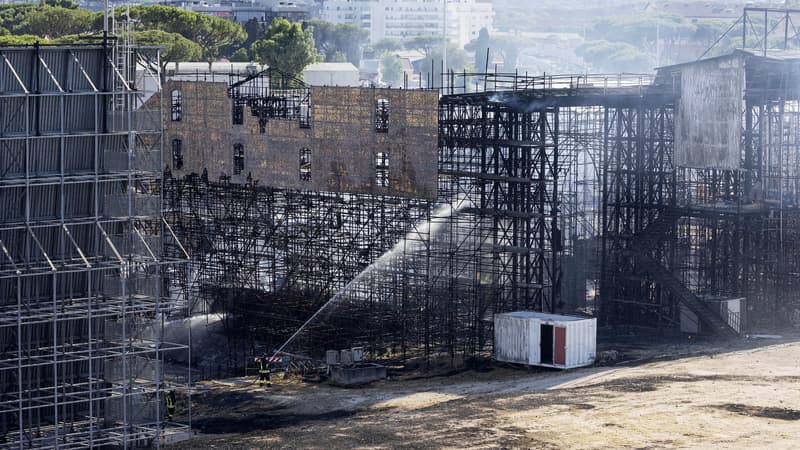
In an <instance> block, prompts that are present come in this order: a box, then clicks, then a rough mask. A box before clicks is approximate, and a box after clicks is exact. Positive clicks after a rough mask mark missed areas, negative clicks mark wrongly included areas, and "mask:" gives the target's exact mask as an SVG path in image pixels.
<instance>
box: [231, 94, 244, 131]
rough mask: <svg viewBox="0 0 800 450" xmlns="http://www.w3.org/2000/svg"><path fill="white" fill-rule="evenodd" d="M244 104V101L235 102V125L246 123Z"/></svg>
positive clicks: (236, 100) (237, 100)
mask: <svg viewBox="0 0 800 450" xmlns="http://www.w3.org/2000/svg"><path fill="white" fill-rule="evenodd" d="M244 103H245V101H244V100H243V99H239V98H237V99H235V100H234V101H233V124H234V125H242V124H243V123H244Z"/></svg>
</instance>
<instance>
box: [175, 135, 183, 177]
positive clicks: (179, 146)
mask: <svg viewBox="0 0 800 450" xmlns="http://www.w3.org/2000/svg"><path fill="white" fill-rule="evenodd" d="M172 167H174V168H175V170H181V169H183V141H181V140H180V139H173V140H172Z"/></svg>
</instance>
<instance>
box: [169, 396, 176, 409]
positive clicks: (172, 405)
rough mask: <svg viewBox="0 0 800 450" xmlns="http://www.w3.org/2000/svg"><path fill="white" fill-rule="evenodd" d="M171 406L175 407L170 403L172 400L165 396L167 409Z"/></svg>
mask: <svg viewBox="0 0 800 450" xmlns="http://www.w3.org/2000/svg"><path fill="white" fill-rule="evenodd" d="M173 406H175V405H174V404H173V403H172V399H171V398H170V397H169V396H167V408H171V407H173Z"/></svg>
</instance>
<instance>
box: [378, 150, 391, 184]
mask: <svg viewBox="0 0 800 450" xmlns="http://www.w3.org/2000/svg"><path fill="white" fill-rule="evenodd" d="M375 183H376V184H377V185H378V186H389V155H388V154H386V153H384V152H378V153H377V154H376V155H375Z"/></svg>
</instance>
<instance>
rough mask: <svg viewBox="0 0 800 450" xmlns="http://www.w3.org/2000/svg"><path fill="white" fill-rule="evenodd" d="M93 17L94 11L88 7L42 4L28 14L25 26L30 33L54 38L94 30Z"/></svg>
mask: <svg viewBox="0 0 800 450" xmlns="http://www.w3.org/2000/svg"><path fill="white" fill-rule="evenodd" d="M93 18H94V13H92V12H91V11H89V10H86V9H67V8H61V7H57V6H42V7H41V8H38V9H36V10H34V11H31V12H30V13H29V14H28V15H27V17H26V19H25V21H24V28H26V29H27V31H28V32H29V33H30V34H33V35H36V36H41V37H43V38H47V39H53V38H59V37H61V36H66V35H68V34H79V33H86V32H89V31H94V29H95V28H94V25H93V20H92V19H93Z"/></svg>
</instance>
